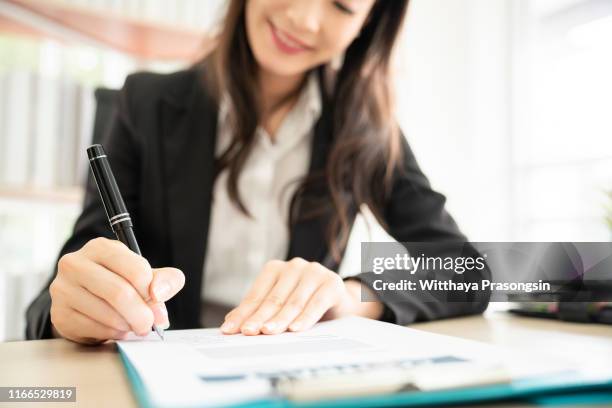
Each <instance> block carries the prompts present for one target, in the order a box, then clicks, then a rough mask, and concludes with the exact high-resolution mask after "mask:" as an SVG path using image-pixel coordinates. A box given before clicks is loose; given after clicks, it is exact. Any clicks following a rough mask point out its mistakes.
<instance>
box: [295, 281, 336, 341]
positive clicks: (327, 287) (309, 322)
mask: <svg viewBox="0 0 612 408" xmlns="http://www.w3.org/2000/svg"><path fill="white" fill-rule="evenodd" d="M337 296H338V291H337V287H336V285H335V283H334V282H327V283H325V284H324V285H322V286H321V287H319V289H318V290H317V291H316V292H315V293H314V295H313V296H312V297H311V298H310V300H309V301H308V303H307V304H306V307H305V308H304V310H303V311H302V313H300V314H299V316H298V317H297V318H296V319H295V320H294V321H293V323H291V324H290V325H289V330H291V331H300V330H306V329H309V328H311V327H312V326H313V325H314V324H315V323H316V322H318V321H319V320H321V317H322V316H323V314H325V312H327V311H328V310H329V309H330V308H331V307H332V306H333V305H334V304H335V303H336V298H337Z"/></svg>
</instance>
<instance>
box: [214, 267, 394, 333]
mask: <svg viewBox="0 0 612 408" xmlns="http://www.w3.org/2000/svg"><path fill="white" fill-rule="evenodd" d="M361 289H362V284H361V283H360V282H359V281H356V280H349V281H346V282H345V281H343V280H342V278H340V276H339V275H338V274H337V273H335V272H333V271H330V270H329V269H327V268H325V267H324V266H323V265H321V264H319V263H317V262H307V261H305V260H304V259H301V258H294V259H292V260H291V261H288V262H284V261H270V262H268V263H267V264H266V265H265V266H264V268H263V270H262V271H261V273H260V274H259V276H258V277H257V279H256V280H255V283H254V284H253V287H252V288H251V289H250V291H249V292H248V294H247V295H246V296H245V298H244V299H243V300H242V302H241V303H240V305H238V307H236V308H235V309H233V310H232V311H231V312H229V313H228V314H227V315H226V316H225V322H224V323H223V325H222V326H221V331H222V332H223V333H225V334H234V333H239V332H242V333H243V334H245V335H257V334H276V333H282V332H284V331H287V330H290V331H300V330H305V329H308V328H310V327H312V326H313V325H314V324H315V323H317V322H318V321H319V320H321V319H322V318H323V319H336V318H339V317H343V316H349V315H361V316H365V317H370V318H378V317H380V315H382V310H383V306H382V304H381V303H380V302H367V303H366V302H361Z"/></svg>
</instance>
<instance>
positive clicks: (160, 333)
mask: <svg viewBox="0 0 612 408" xmlns="http://www.w3.org/2000/svg"><path fill="white" fill-rule="evenodd" d="M153 329H154V330H155V333H157V335H158V336H159V338H160V339H162V340H165V339H164V330H163V329H162V328H161V327H159V326H158V325H154V326H153Z"/></svg>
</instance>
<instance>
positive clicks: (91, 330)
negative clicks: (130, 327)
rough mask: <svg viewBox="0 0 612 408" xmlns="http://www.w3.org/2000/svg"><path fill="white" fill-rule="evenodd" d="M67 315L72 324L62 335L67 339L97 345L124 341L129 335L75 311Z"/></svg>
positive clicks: (69, 311) (70, 311) (68, 312)
mask: <svg viewBox="0 0 612 408" xmlns="http://www.w3.org/2000/svg"><path fill="white" fill-rule="evenodd" d="M65 314H66V319H68V320H69V322H70V324H69V325H68V326H67V329H65V331H64V333H61V334H62V335H63V336H64V337H66V338H67V339H70V340H73V341H77V342H79V343H87V344H96V343H100V342H102V341H106V340H109V339H122V338H124V337H125V336H126V335H127V332H126V331H121V330H117V329H113V328H111V327H108V326H105V325H103V324H102V323H99V322H96V321H94V320H93V319H91V318H89V317H87V316H85V315H84V314H82V313H80V312H78V311H76V310H74V309H72V310H68V311H66V313H65Z"/></svg>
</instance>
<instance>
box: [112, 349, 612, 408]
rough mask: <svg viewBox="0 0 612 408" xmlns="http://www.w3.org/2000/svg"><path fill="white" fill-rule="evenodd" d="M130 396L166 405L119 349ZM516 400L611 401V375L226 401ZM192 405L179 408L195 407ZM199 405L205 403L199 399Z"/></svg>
mask: <svg viewBox="0 0 612 408" xmlns="http://www.w3.org/2000/svg"><path fill="white" fill-rule="evenodd" d="M119 354H120V357H121V360H122V362H123V364H124V366H125V369H126V373H127V377H128V379H129V381H130V383H131V385H132V390H133V392H134V396H135V397H136V400H137V401H138V404H139V405H140V406H141V407H142V408H169V407H165V406H158V405H155V402H154V401H152V400H151V399H150V398H149V393H148V391H147V389H146V387H145V386H144V384H143V382H142V381H141V379H140V377H139V375H138V373H137V371H136V370H135V369H134V367H133V366H132V364H131V363H130V361H129V359H128V358H127V357H126V356H125V355H124V353H123V352H122V351H121V350H119ZM507 400H519V401H523V402H526V403H535V404H537V405H557V406H558V405H564V404H579V403H599V404H602V403H612V377H608V378H584V377H581V376H579V375H577V374H576V373H574V372H568V373H566V374H560V375H557V376H553V377H549V378H540V377H538V378H531V379H523V380H517V381H513V382H511V383H508V384H498V385H489V386H483V387H470V388H462V389H448V390H441V391H410V392H399V393H394V394H387V395H372V396H368V397H359V398H342V399H333V400H320V401H314V402H294V401H290V400H287V399H281V398H270V399H259V400H254V401H250V402H248V403H241V404H233V405H226V406H225V407H231V408H353V407H354V408H366V407H381V408H382V407H400V406H402V407H406V406H421V407H426V406H434V405H444V404H458V403H463V404H470V403H483V402H498V401H499V402H500V401H507ZM197 406H198V405H192V406H187V407H182V408H195V407H197ZM202 406H205V403H204V401H203V404H202Z"/></svg>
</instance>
